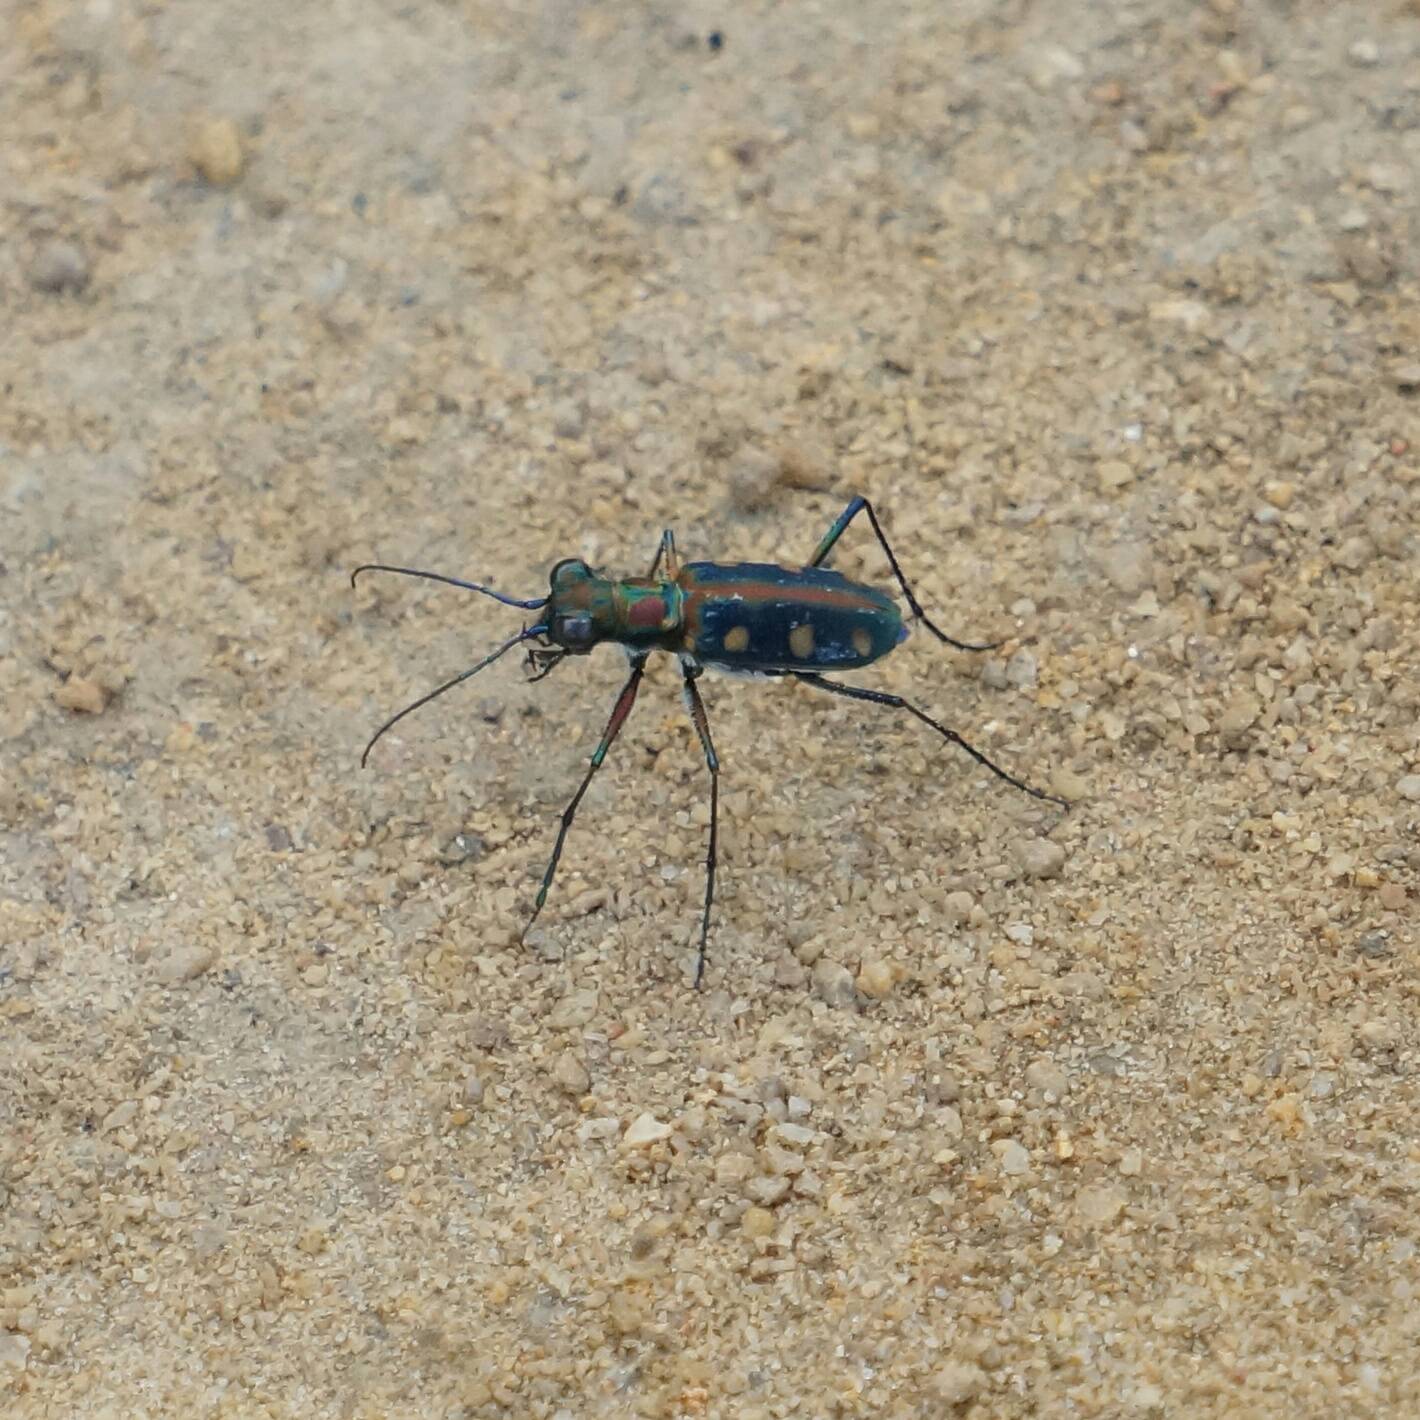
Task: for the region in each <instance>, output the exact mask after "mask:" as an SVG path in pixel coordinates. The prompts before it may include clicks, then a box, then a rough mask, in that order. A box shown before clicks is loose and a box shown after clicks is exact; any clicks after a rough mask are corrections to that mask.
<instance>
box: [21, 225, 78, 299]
mask: <svg viewBox="0 0 1420 1420" xmlns="http://www.w3.org/2000/svg"><path fill="white" fill-rule="evenodd" d="M88 284H89V258H88V257H87V256H86V255H85V254H84V250H83V248H82V247H79V246H76V245H75V244H74V243H73V242H66V241H61V240H59V239H58V238H55V239H54V240H52V241H47V242H45V243H44V245H43V246H41V247H40V249H39V250H38V251H37V252H36V253H35V256H34V260H33V261H32V262H31V263H30V285H31V286H33V287H34V288H35V290H36V291H48V292H50V293H51V294H53V295H59V294H61V293H63V292H65V291H71V292H72V291H82V290H83V289H84V287H85V286H87V285H88Z"/></svg>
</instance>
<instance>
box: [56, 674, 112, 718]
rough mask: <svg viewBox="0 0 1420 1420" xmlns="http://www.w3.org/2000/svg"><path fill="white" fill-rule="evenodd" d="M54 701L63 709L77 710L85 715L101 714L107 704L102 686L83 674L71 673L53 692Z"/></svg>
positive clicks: (106, 697)
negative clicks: (87, 678)
mask: <svg viewBox="0 0 1420 1420" xmlns="http://www.w3.org/2000/svg"><path fill="white" fill-rule="evenodd" d="M54 701H55V704H56V705H59V706H60V707H61V708H62V709H65V710H77V711H80V712H82V713H83V714H85V715H101V714H103V710H104V706H105V705H107V704H108V696H107V695H105V693H104V688H103V686H101V685H99V684H97V683H96V682H95V681H92V680H86V679H85V678H84V677H83V676H77V675H71V676H70V677H69V679H68V680H66V681H65V682H64V684H63V685H61V686H59V687H58V688H57V689H56V690H55V692H54Z"/></svg>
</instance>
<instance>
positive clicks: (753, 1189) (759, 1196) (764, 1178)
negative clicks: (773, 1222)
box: [745, 1174, 790, 1208]
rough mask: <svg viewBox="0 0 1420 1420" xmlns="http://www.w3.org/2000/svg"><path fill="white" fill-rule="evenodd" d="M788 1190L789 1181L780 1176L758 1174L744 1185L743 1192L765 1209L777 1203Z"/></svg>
mask: <svg viewBox="0 0 1420 1420" xmlns="http://www.w3.org/2000/svg"><path fill="white" fill-rule="evenodd" d="M789 1188H790V1182H789V1179H788V1178H786V1177H785V1176H784V1175H782V1174H780V1175H776V1176H774V1177H770V1176H768V1175H766V1174H758V1175H756V1176H755V1177H754V1178H752V1179H750V1181H749V1182H748V1183H747V1184H745V1192H746V1193H748V1194H749V1196H750V1197H751V1198H753V1199H754V1201H755V1202H756V1203H759V1204H762V1205H763V1206H764V1207H766V1208H768V1207H771V1206H772V1205H773V1204H775V1203H778V1202H779V1201H780V1200H781V1199H782V1198H783V1197H784V1196H785V1195H786V1194H787V1193H788V1192H789Z"/></svg>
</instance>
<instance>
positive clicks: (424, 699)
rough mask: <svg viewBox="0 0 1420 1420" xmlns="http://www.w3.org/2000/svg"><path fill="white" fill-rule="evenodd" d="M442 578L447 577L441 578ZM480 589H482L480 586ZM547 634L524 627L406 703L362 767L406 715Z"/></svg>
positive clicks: (540, 628)
mask: <svg viewBox="0 0 1420 1420" xmlns="http://www.w3.org/2000/svg"><path fill="white" fill-rule="evenodd" d="M395 570H398V569H395ZM440 580H445V579H443V578H441V579H440ZM480 590H482V589H481V588H480ZM500 600H502V598H500ZM545 635H547V627H546V626H542V625H538V626H527V627H524V628H523V630H521V631H520V632H518V634H517V635H516V636H510V637H509V638H508V639H507V640H506V641H505V642H503V644H502V645H501V646H499V647H498V649H497V650H496V651H490V652H489V653H488V655H486V656H485V657H484V658H483V659H482V660H481V661H479V663H478V664H477V665H476V666H470V667H469V668H468V669H467V670H466V671H460V672H459V673H458V675H456V676H455V677H454V678H453V679H452V680H446V681H445V682H444V683H443V685H441V686H439V687H438V688H437V689H436V690H431V691H430V692H429V693H428V695H421V696H420V697H419V699H418V700H416V701H415V702H414V703H413V704H412V705H406V706H405V707H404V709H403V710H401V711H400V712H399V714H398V715H391V716H390V718H389V719H388V720H386V721H385V722H384V724H383V725H381V726H380V728H379V729H378V730H376V731H375V733H374V734H373V735H371V736H370V742H369V743H368V744H367V745H366V746H365V752H364V754H362V755H361V756H360V768H361V769H363V768H364V767H365V762H366V761H367V760H368V759H369V758H370V751H371V750H372V749H374V747H375V742H376V741H377V740H378V739H379V738H380V736H381V735H383V734H384V733H385V731H386V730H389V729H392V728H393V727H394V726H395V725H397V724H399V722H400V721H401V720H402V719H404V717H405V716H406V715H412V714H413V713H414V712H415V711H416V710H418V709H419V708H420V707H421V706H423V705H427V704H428V703H429V702H430V701H431V700H437V699H438V698H439V696H441V695H442V694H443V693H444V692H445V691H446V690H452V689H453V688H454V687H455V686H456V685H462V684H463V682H464V681H466V680H467V679H468V678H469V677H470V676H474V675H477V674H478V673H479V671H481V670H482V669H483V668H484V666H491V665H492V664H493V662H494V661H496V660H497V659H498V657H499V656H502V655H506V654H507V653H508V652H509V651H511V650H512V649H513V647H514V646H518V645H521V644H522V643H523V642H524V641H530V640H532V638H533V637H534V636H545Z"/></svg>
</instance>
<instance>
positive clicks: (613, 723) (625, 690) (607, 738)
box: [522, 656, 646, 939]
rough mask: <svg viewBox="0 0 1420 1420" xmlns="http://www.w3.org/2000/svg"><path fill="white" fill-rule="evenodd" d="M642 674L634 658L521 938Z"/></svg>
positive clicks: (641, 659) (642, 661)
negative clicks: (583, 796) (584, 795)
mask: <svg viewBox="0 0 1420 1420" xmlns="http://www.w3.org/2000/svg"><path fill="white" fill-rule="evenodd" d="M645 673H646V658H645V656H638V657H636V658H635V659H634V660H633V661H632V662H631V674H630V676H629V677H628V678H627V681H626V684H625V685H624V686H622V688H621V694H620V695H618V696H617V697H616V704H615V705H614V706H612V711H611V718H610V719H609V720H608V721H607V723H606V729H605V730H604V731H603V732H602V737H601V741H600V743H599V744H598V745H597V747H596V749H595V750H593V751H592V762H591V764H590V765H588V767H587V772H586V774H585V775H584V776H583V778H582V782H581V784H580V785H579V786H578V788H577V792H576V793H575V794H573V795H572V802H571V803H570V804H568V805H567V807H566V808H565V809H563V811H562V824H561V826H560V827H559V828H558V830H557V842H556V843H554V844H553V845H552V857H551V858H550V859H548V863H547V870H546V871H545V872H544V873H543V875H542V886H541V887H540V888H538V890H537V899H536V901H535V902H534V903H533V910H532V916H531V917H529V918H528V921H527V925H526V926H525V927H524V928H523V933H522V935H523V938H524V939H526V937H527V935H528V933H529V932H530V931H531V930H532V925H533V923H534V922H536V921H537V915H538V913H539V912H541V911H542V908H543V904H544V903H545V902H546V901H547V894H548V891H549V889H550V888H551V887H552V879H553V878H554V877H555V876H556V874H557V864H558V861H559V860H560V859H561V857H562V845H563V844H564V843H566V841H567V833H568V830H569V829H570V828H571V827H572V820H573V819H574V818H575V817H576V816H577V805H578V804H580V803H581V802H582V795H583V794H585V793H586V792H587V785H589V784H590V783H591V782H592V776H593V775H594V774H595V773H596V772H597V770H598V769H600V768H601V767H602V761H603V760H604V759H605V758H606V754H607V751H608V750H609V749H610V748H611V746H612V742H613V741H614V740H615V739H616V737H617V735H619V734H620V733H621V727H622V726H623V725H624V724H625V723H626V717H627V716H628V715H630V714H631V707H632V706H633V705H635V703H636V692H637V690H639V689H640V687H641V677H642V676H643V675H644V674H645Z"/></svg>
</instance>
